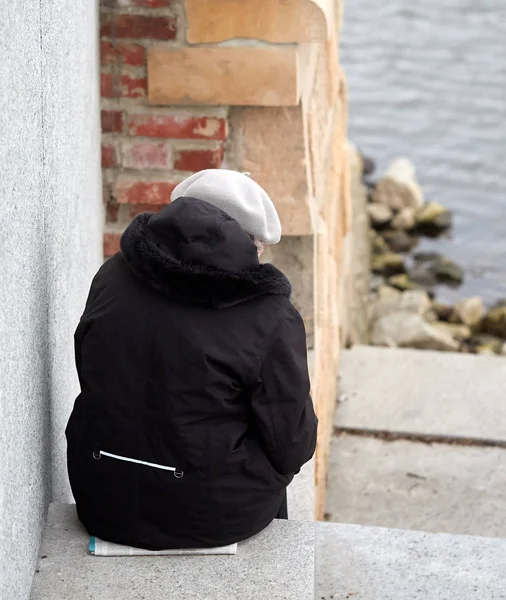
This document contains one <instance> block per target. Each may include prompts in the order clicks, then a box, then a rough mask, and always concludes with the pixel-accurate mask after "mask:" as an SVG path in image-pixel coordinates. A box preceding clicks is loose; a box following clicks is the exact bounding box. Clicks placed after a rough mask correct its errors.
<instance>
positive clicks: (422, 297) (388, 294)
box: [370, 285, 430, 322]
mask: <svg viewBox="0 0 506 600" xmlns="http://www.w3.org/2000/svg"><path fill="white" fill-rule="evenodd" d="M429 306H430V299H429V297H428V295H427V294H426V293H425V292H424V291H423V290H416V291H409V292H405V293H404V294H403V293H402V292H400V291H399V290H396V289H395V288H392V287H390V286H387V285H384V286H381V287H380V289H379V290H378V300H377V301H376V302H375V303H374V304H373V306H372V310H371V313H370V317H371V321H373V322H374V321H377V320H378V319H381V318H383V317H385V316H387V315H390V314H392V313H396V312H410V313H413V314H417V315H423V314H424V313H425V312H426V310H427V307H429Z"/></svg>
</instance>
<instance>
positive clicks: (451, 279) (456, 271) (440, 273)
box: [434, 258, 464, 287]
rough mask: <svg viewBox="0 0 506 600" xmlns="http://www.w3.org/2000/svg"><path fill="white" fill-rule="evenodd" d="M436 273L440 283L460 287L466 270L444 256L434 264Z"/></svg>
mask: <svg viewBox="0 0 506 600" xmlns="http://www.w3.org/2000/svg"><path fill="white" fill-rule="evenodd" d="M434 274H435V275H436V277H437V280H438V281H439V282H440V283H447V284H449V285H451V286H453V287H458V286H459V285H460V284H461V283H462V282H463V281H464V270H463V269H462V267H459V265H457V264H456V263H454V262H452V261H451V260H449V259H448V258H442V259H441V260H440V261H439V262H438V263H436V264H435V266H434Z"/></svg>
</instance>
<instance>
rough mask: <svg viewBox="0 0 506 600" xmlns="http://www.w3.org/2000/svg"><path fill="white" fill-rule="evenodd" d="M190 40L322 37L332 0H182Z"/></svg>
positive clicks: (283, 40)
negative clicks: (183, 1) (183, 0)
mask: <svg viewBox="0 0 506 600" xmlns="http://www.w3.org/2000/svg"><path fill="white" fill-rule="evenodd" d="M185 9H186V17H187V22H188V32H187V41H188V42H189V43H190V44H203V43H216V42H223V41H226V40H231V39H234V38H253V39H258V40H264V41H267V42H274V43H280V44H282V43H290V42H291V43H296V42H315V41H323V40H324V39H326V38H327V37H328V34H329V30H330V28H331V27H332V25H333V22H332V15H333V9H334V0H185Z"/></svg>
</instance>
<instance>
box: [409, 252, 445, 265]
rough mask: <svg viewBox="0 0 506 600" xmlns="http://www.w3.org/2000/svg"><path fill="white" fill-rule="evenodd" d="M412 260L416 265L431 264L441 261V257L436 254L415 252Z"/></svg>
mask: <svg viewBox="0 0 506 600" xmlns="http://www.w3.org/2000/svg"><path fill="white" fill-rule="evenodd" d="M413 258H414V260H415V262H417V263H432V262H436V261H438V260H441V259H442V258H443V255H442V254H438V253H437V252H416V253H415V254H413Z"/></svg>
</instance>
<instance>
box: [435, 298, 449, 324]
mask: <svg viewBox="0 0 506 600" xmlns="http://www.w3.org/2000/svg"><path fill="white" fill-rule="evenodd" d="M432 310H433V311H434V312H435V313H436V315H437V317H438V319H439V320H440V321H447V322H448V321H449V320H450V318H451V316H452V314H453V310H454V309H453V306H451V304H440V303H439V302H434V304H433V305H432Z"/></svg>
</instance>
